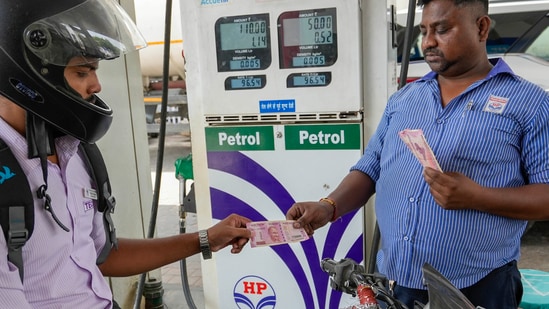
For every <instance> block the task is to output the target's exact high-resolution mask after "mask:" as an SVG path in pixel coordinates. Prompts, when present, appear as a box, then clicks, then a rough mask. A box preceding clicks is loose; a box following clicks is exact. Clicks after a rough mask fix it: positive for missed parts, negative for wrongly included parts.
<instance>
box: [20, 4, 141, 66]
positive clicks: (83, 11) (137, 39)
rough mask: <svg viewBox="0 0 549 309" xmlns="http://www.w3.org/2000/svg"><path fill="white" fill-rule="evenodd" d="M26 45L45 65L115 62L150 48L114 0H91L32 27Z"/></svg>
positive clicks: (26, 35)
mask: <svg viewBox="0 0 549 309" xmlns="http://www.w3.org/2000/svg"><path fill="white" fill-rule="evenodd" d="M24 41H25V45H26V46H27V47H28V48H29V49H30V50H31V51H32V53H34V54H35V55H36V56H37V57H39V58H40V59H41V60H42V62H43V63H44V64H54V65H61V66H65V65H66V64H67V63H68V61H69V60H70V59H72V58H74V57H80V58H82V59H89V58H95V59H97V60H101V59H114V58H117V57H119V56H121V55H123V54H125V53H128V52H131V51H134V50H138V49H140V48H143V47H145V46H146V45H147V43H146V41H145V39H144V38H143V36H142V35H141V33H140V32H139V30H138V29H137V27H136V25H135V23H134V22H133V21H132V19H131V18H130V17H129V16H128V14H127V13H126V12H125V11H124V9H123V8H122V7H121V6H120V5H119V4H118V3H116V2H115V1H113V0H88V1H85V2H83V3H82V4H80V5H78V6H75V7H73V8H71V9H69V10H66V11H64V12H61V13H59V14H56V15H54V16H51V17H47V18H44V19H41V20H38V21H36V22H34V23H32V24H30V25H29V26H28V27H27V28H26V29H25V33H24Z"/></svg>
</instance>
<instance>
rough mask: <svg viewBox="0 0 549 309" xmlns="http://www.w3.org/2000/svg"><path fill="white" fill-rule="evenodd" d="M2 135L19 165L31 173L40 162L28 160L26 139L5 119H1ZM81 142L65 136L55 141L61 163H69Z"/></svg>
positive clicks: (36, 159) (0, 130) (35, 159)
mask: <svg viewBox="0 0 549 309" xmlns="http://www.w3.org/2000/svg"><path fill="white" fill-rule="evenodd" d="M0 132H2V134H0V136H1V138H2V140H3V141H4V142H5V143H6V144H7V145H8V147H9V148H10V150H11V151H12V153H13V154H14V156H15V157H16V158H18V161H19V164H20V165H21V167H22V168H23V170H24V171H29V170H31V169H32V168H34V167H35V166H37V165H38V164H40V160H39V159H38V158H34V159H31V160H26V158H28V146H27V140H26V138H25V137H24V136H23V135H21V134H20V133H19V132H17V131H16V130H15V129H14V128H12V127H11V126H10V125H9V124H8V123H7V122H6V121H5V120H4V119H2V118H1V117H0ZM79 143H80V141H79V140H78V139H76V138H74V137H72V136H69V135H64V136H61V137H58V138H56V139H55V146H56V148H57V156H58V158H59V160H60V161H62V162H67V161H68V160H69V159H70V158H71V157H72V156H73V155H74V154H75V153H76V152H77V151H78V145H79Z"/></svg>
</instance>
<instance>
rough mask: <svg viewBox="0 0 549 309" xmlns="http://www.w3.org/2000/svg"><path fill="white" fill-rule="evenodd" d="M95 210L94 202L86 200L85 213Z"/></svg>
mask: <svg viewBox="0 0 549 309" xmlns="http://www.w3.org/2000/svg"><path fill="white" fill-rule="evenodd" d="M92 209H93V201H92V200H85V201H84V211H88V210H92Z"/></svg>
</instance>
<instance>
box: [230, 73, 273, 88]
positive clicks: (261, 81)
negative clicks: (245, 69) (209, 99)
mask: <svg viewBox="0 0 549 309" xmlns="http://www.w3.org/2000/svg"><path fill="white" fill-rule="evenodd" d="M266 82H267V77H266V76H265V75H251V76H231V77H228V78H227V79H225V90H245V89H261V88H263V87H265V84H266Z"/></svg>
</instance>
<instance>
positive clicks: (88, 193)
mask: <svg viewBox="0 0 549 309" xmlns="http://www.w3.org/2000/svg"><path fill="white" fill-rule="evenodd" d="M84 197H86V198H89V199H92V200H97V191H96V190H95V189H92V188H84Z"/></svg>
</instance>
